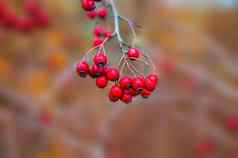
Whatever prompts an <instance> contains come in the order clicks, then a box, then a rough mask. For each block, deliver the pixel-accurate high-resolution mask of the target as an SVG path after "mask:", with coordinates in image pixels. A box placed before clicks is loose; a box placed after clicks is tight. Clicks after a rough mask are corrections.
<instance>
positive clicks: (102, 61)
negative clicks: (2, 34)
mask: <svg viewBox="0 0 238 158" xmlns="http://www.w3.org/2000/svg"><path fill="white" fill-rule="evenodd" d="M107 60H108V59H107V56H106V54H105V53H103V52H99V53H97V54H96V55H95V56H94V58H93V62H94V64H96V65H97V66H99V67H103V66H105V65H106V64H107Z"/></svg>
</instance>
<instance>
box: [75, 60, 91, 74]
mask: <svg viewBox="0 0 238 158" xmlns="http://www.w3.org/2000/svg"><path fill="white" fill-rule="evenodd" d="M76 70H77V73H78V75H79V76H80V77H83V78H85V77H86V76H87V74H88V73H89V65H88V63H87V62H86V61H81V62H80V63H79V64H77V66H76Z"/></svg>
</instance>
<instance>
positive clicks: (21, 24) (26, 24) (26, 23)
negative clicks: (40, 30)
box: [16, 17, 34, 33]
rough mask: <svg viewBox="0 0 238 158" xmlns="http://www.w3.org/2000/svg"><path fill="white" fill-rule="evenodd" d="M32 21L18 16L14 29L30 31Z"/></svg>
mask: <svg viewBox="0 0 238 158" xmlns="http://www.w3.org/2000/svg"><path fill="white" fill-rule="evenodd" d="M33 26H34V25H33V22H32V20H31V19H30V18H28V17H19V18H18V19H17V24H16V29H17V30H18V31H20V32H23V33H25V32H30V31H32V29H33Z"/></svg>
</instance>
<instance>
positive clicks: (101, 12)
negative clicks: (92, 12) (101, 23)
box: [97, 7, 108, 18]
mask: <svg viewBox="0 0 238 158" xmlns="http://www.w3.org/2000/svg"><path fill="white" fill-rule="evenodd" d="M97 14H98V16H99V17H100V18H105V17H106V16H107V14H108V10H107V8H105V7H103V8H99V9H98V10H97Z"/></svg>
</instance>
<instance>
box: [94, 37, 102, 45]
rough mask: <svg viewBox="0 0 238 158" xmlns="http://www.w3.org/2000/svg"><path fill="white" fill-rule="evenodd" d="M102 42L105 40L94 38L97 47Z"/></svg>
mask: <svg viewBox="0 0 238 158" xmlns="http://www.w3.org/2000/svg"><path fill="white" fill-rule="evenodd" d="M102 42H103V41H102V40H101V39H100V38H98V37H95V38H94V40H93V46H95V47H96V46H98V45H100V44H102Z"/></svg>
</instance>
